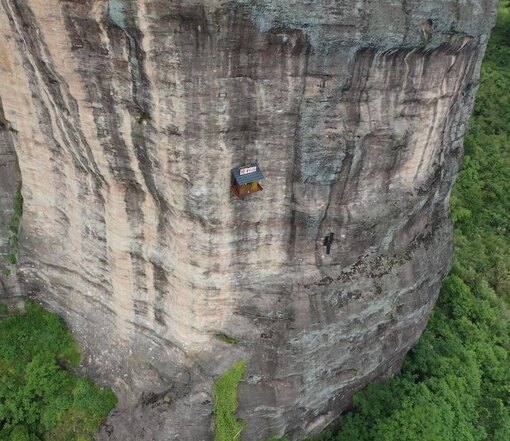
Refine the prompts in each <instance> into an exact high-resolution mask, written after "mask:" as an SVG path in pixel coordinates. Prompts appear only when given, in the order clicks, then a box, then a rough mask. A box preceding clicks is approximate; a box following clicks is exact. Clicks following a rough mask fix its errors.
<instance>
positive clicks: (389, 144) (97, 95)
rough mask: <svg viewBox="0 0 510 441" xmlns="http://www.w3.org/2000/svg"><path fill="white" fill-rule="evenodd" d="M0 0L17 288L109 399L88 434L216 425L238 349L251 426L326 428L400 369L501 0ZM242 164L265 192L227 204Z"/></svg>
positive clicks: (415, 330) (254, 435)
mask: <svg viewBox="0 0 510 441" xmlns="http://www.w3.org/2000/svg"><path fill="white" fill-rule="evenodd" d="M0 11H1V13H0V32H1V36H2V38H1V39H0V97H1V99H2V104H3V110H4V113H5V118H7V120H9V121H10V122H11V124H12V126H13V127H15V128H16V129H17V130H18V132H19V133H18V134H17V135H16V139H15V140H14V141H5V139H4V138H2V139H1V140H0V149H2V150H1V151H0V152H1V153H2V156H0V166H2V167H4V166H3V164H4V163H5V160H4V159H3V158H4V157H5V154H6V153H5V152H6V149H7V150H8V149H9V148H10V147H9V146H15V149H16V153H17V156H18V159H19V167H20V170H21V176H22V178H23V195H24V199H25V211H24V216H23V221H22V230H23V234H22V243H21V250H20V257H19V261H20V263H19V265H18V281H19V283H20V285H21V286H22V289H23V291H24V292H25V293H26V294H27V295H30V296H34V297H37V298H38V299H40V300H41V301H43V302H44V303H45V304H46V305H47V306H49V307H50V308H52V309H53V310H55V311H58V312H59V313H61V314H62V315H63V316H64V317H65V319H66V320H67V322H68V323H69V325H70V326H71V328H72V330H73V331H74V333H75V335H76V336H77V338H78V339H79V341H80V343H81V344H82V346H83V347H84V348H85V352H86V360H85V368H86V369H87V371H88V373H89V374H92V375H93V376H94V377H96V378H98V379H99V380H100V381H102V382H103V383H104V384H110V385H113V386H114V388H115V390H116V392H117V393H118V395H119V397H120V404H119V408H118V409H117V410H116V411H115V412H114V413H113V414H112V415H111V417H110V418H109V421H108V422H107V424H106V425H105V427H104V429H103V431H102V433H101V439H103V440H122V441H127V440H190V441H199V440H208V439H211V437H212V413H211V412H212V396H211V395H212V394H211V391H212V383H213V381H214V379H215V378H217V376H218V375H220V374H221V373H222V372H223V371H224V370H225V369H227V368H229V367H230V366H231V365H232V363H233V362H235V361H236V360H239V359H244V360H246V362H247V373H246V375H245V378H244V380H243V382H242V384H241V386H240V391H239V401H240V404H239V411H238V415H239V417H240V418H243V419H244V420H245V421H246V423H247V425H246V429H245V431H244V433H243V439H245V440H263V439H265V437H267V436H269V435H271V434H275V435H281V434H283V433H286V434H287V435H289V436H290V437H291V438H292V439H297V438H299V437H300V436H303V435H304V434H306V433H309V432H311V431H313V430H318V429H321V428H322V427H324V426H325V425H327V424H328V423H330V422H332V421H334V420H335V419H336V418H337V417H338V416H339V414H340V412H341V411H342V409H344V408H345V407H346V406H347V405H348V403H349V398H350V396H351V395H352V393H353V392H354V391H355V390H358V389H359V388H361V387H362V386H363V385H365V384H366V383H367V382H369V381H371V380H374V379H380V378H383V377H385V376H387V375H390V374H392V373H394V372H395V371H397V370H398V369H399V366H400V363H401V361H402V359H403V357H404V355H405V353H406V352H407V351H408V349H409V348H410V347H411V346H412V345H413V344H414V343H415V342H416V340H417V338H418V337H419V335H420V333H421V331H422V330H423V328H424V326H425V324H426V322H427V317H428V314H429V312H430V310H431V308H432V306H433V304H434V301H435V299H436V296H437V293H438V289H439V285H440V281H441V278H442V277H443V276H444V275H445V274H446V272H447V270H448V268H449V263H450V259H451V252H452V246H451V225H450V221H449V218H448V197H449V193H450V189H451V187H452V184H453V182H454V180H455V177H456V174H457V171H458V166H459V162H460V159H461V154H462V137H463V134H464V130H465V124H466V119H467V117H468V115H469V113H470V111H471V106H472V101H473V96H474V92H475V90H476V85H477V81H478V72H479V64H480V61H481V57H482V55H483V52H484V48H485V44H486V41H487V37H488V33H489V30H490V27H491V25H492V23H493V21H494V14H495V0H445V1H432V0H429V1H425V0H379V1H370V0H364V1H363V0H359V1H354V0H337V1H330V0H314V1H308V0H232V1H224V0H211V1H204V0H180V1H173V2H169V1H166V0H165V1H164V0H144V1H141V0H138V1H137V0H110V1H106V0H102V1H100V0H97V1H93V0H67V1H66V0H0ZM2 136H4V134H3V133H0V137H2ZM9 136H10V135H9ZM11 138H12V136H11ZM9 142H11V144H9ZM9 155H11V153H7V156H9ZM10 157H11V156H9V158H10ZM254 160H258V162H259V164H260V166H261V168H262V170H263V171H264V173H265V176H266V180H265V181H264V184H263V185H264V191H262V192H260V193H257V194H254V195H251V196H250V197H249V198H246V199H244V200H240V199H236V198H235V197H234V196H233V195H232V194H231V193H230V192H229V183H230V169H231V168H232V167H234V166H238V165H242V164H244V163H249V162H252V161H254ZM8 161H10V159H8ZM1 170H2V172H1V173H2V177H1V179H0V183H1V186H2V189H1V195H2V198H1V199H0V208H1V210H2V217H1V218H0V226H2V228H3V227H4V226H5V221H4V217H3V216H6V215H7V216H8V213H7V214H5V213H6V211H5V206H6V205H5V203H6V202H5V201H6V200H7V199H6V196H5V195H9V194H11V195H12V193H13V189H15V187H16V185H13V184H12V182H14V181H11V179H10V178H6V179H4V177H5V176H7V175H6V174H5V172H4V168H2V169H1ZM13 170H14V168H13ZM10 173H11V172H10V171H8V172H7V174H10ZM12 173H14V172H12ZM9 204H12V197H11V198H10V199H9ZM9 207H10V205H9ZM330 232H333V233H334V234H335V242H334V243H333V246H332V249H331V254H330V255H326V254H325V248H324V247H323V237H324V236H326V235H327V234H328V233H330ZM2 277H3V276H2ZM2 280H3V279H2ZM218 333H224V334H226V335H229V336H232V337H235V338H237V339H238V340H239V341H240V343H239V344H238V345H229V344H227V343H224V342H222V341H221V340H219V339H217V338H215V335H216V334H218Z"/></svg>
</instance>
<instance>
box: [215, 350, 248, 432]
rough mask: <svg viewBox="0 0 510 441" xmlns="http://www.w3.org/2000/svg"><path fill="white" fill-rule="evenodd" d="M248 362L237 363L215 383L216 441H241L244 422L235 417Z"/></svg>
mask: <svg viewBox="0 0 510 441" xmlns="http://www.w3.org/2000/svg"><path fill="white" fill-rule="evenodd" d="M245 367H246V362H245V361H244V360H241V361H238V362H237V363H235V364H234V365H233V366H232V368H230V369H229V370H228V371H226V372H224V373H223V375H222V376H221V377H220V378H219V379H218V381H216V383H214V415H215V422H214V425H215V427H214V441H237V440H240V439H241V432H242V431H243V429H244V422H243V421H241V420H238V419H237V418H236V416H235V413H236V410H237V389H238V387H239V383H240V382H241V379H242V377H243V374H244V370H245Z"/></svg>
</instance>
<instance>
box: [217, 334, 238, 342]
mask: <svg viewBox="0 0 510 441" xmlns="http://www.w3.org/2000/svg"><path fill="white" fill-rule="evenodd" d="M214 337H215V338H217V339H218V340H220V341H222V342H224V343H228V344H229V345H236V344H238V343H239V340H238V339H237V338H235V337H231V336H230V335H227V334H224V333H223V332H217V333H216V334H214Z"/></svg>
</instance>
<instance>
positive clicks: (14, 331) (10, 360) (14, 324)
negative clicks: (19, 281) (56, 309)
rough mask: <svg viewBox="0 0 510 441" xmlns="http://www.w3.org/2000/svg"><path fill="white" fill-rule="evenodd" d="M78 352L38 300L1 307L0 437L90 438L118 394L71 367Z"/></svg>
mask: <svg viewBox="0 0 510 441" xmlns="http://www.w3.org/2000/svg"><path fill="white" fill-rule="evenodd" d="M79 362H80V352H79V350H78V347H77V345H76V343H75V341H74V340H73V338H72V336H71V334H70V333H69V331H68V330H67V328H66V326H65V324H64V323H63V322H62V320H61V319H59V317H58V316H56V315H54V314H50V313H49V312H47V311H45V310H44V309H43V308H42V307H41V306H40V305H38V304H36V303H31V302H29V303H27V305H26V310H25V312H23V313H18V314H14V315H10V314H9V313H8V312H7V310H6V308H5V307H2V308H1V310H0V441H46V440H47V441H50V440H51V441H89V440H92V437H93V435H94V433H95V432H96V431H97V429H98V427H99V424H100V423H101V421H102V420H103V419H104V418H105V417H106V415H107V414H108V413H109V412H110V410H111V409H112V408H113V407H114V406H115V404H116V402H117V399H116V397H115V395H114V394H113V392H112V391H111V390H109V389H101V388H99V387H97V386H96V385H95V384H94V383H93V382H92V381H91V380H89V379H86V378H80V377H78V376H77V375H75V374H74V373H73V372H72V368H73V367H76V366H77V365H78V364H79Z"/></svg>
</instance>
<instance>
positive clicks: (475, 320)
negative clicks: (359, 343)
mask: <svg viewBox="0 0 510 441" xmlns="http://www.w3.org/2000/svg"><path fill="white" fill-rule="evenodd" d="M509 92H510V3H509V2H506V4H505V5H501V6H500V14H499V19H498V24H497V27H496V28H495V30H494V32H493V36H492V39H491V42H490V44H489V48H488V51H487V55H486V59H485V61H484V64H483V67H482V82H481V87H480V90H479V92H478V96H477V102H476V106H475V112H474V116H473V118H472V120H471V123H470V128H469V132H468V134H467V136H466V143H465V163H464V169H463V171H462V172H461V174H460V177H459V180H458V183H457V185H456V187H455V190H454V194H453V196H452V203H451V205H452V218H453V220H454V225H455V245H456V252H455V261H454V266H453V270H452V273H451V274H450V276H449V277H448V278H447V279H446V280H445V281H444V283H443V286H442V289H441V293H440V296H439V300H438V303H437V305H436V308H435V309H434V311H433V313H432V315H431V318H430V322H429V324H428V326H427V329H426V330H425V332H424V333H423V335H422V337H421V339H420V341H419V344H418V345H417V346H416V347H415V348H414V349H413V350H412V351H411V352H410V353H409V355H408V357H407V359H406V361H405V363H404V366H403V369H402V373H401V375H400V376H398V377H395V378H393V379H391V380H390V381H389V382H388V383H387V384H385V385H375V384H372V385H370V386H368V387H367V388H366V389H365V390H363V391H362V392H360V393H358V394H356V395H355V396H354V405H355V412H352V413H349V414H347V415H345V417H344V420H343V425H342V428H341V430H340V432H339V433H338V434H335V435H333V434H331V433H328V434H324V436H323V437H322V438H321V440H322V441H333V440H334V441H460V440H463V441H482V440H486V441H507V440H510V354H509V351H510V332H509V331H510V325H509V321H508V316H509V314H508V312H509V303H510V118H509V115H510V93H509Z"/></svg>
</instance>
